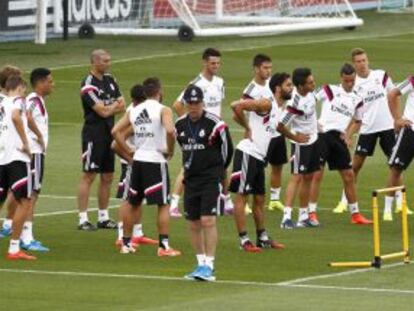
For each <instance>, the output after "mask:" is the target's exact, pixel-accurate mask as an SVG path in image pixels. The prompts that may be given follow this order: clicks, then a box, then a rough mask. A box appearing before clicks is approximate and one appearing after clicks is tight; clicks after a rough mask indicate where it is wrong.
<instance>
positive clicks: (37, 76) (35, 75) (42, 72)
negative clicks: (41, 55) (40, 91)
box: [30, 68, 52, 87]
mask: <svg viewBox="0 0 414 311" xmlns="http://www.w3.org/2000/svg"><path fill="white" fill-rule="evenodd" d="M51 73H52V72H51V71H50V70H49V69H47V68H35V69H33V70H32V72H31V73H30V84H31V85H32V87H34V86H36V84H37V82H39V81H43V80H45V79H46V78H47V76H48V75H50V74H51Z"/></svg>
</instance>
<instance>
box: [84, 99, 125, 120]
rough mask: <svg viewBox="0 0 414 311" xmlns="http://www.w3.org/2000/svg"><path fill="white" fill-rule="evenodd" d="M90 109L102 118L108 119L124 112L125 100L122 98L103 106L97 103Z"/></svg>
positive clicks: (101, 103)
mask: <svg viewBox="0 0 414 311" xmlns="http://www.w3.org/2000/svg"><path fill="white" fill-rule="evenodd" d="M92 109H93V110H94V111H95V112H96V113H97V114H98V115H99V116H100V117H102V118H108V117H110V116H113V115H115V114H117V113H120V112H124V111H125V100H124V98H123V97H119V98H117V99H116V100H115V101H113V103H112V104H110V105H105V104H104V103H103V102H97V103H96V104H95V105H93V106H92Z"/></svg>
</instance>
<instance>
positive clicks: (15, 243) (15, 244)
mask: <svg viewBox="0 0 414 311" xmlns="http://www.w3.org/2000/svg"><path fill="white" fill-rule="evenodd" d="M19 251H20V241H19V240H10V246H9V253H11V254H15V253H17V252H19Z"/></svg>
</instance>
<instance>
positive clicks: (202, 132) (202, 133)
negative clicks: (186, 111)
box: [198, 129, 206, 138]
mask: <svg viewBox="0 0 414 311" xmlns="http://www.w3.org/2000/svg"><path fill="white" fill-rule="evenodd" d="M198 136H200V137H201V138H203V137H204V136H206V132H205V131H204V130H203V129H202V130H201V131H200V132H199V133H198Z"/></svg>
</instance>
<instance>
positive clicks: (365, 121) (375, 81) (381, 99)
mask: <svg viewBox="0 0 414 311" xmlns="http://www.w3.org/2000/svg"><path fill="white" fill-rule="evenodd" d="M393 88H394V84H393V83H392V80H391V78H390V77H389V76H388V74H387V73H386V72H385V71H383V70H379V69H378V70H371V71H370V72H369V75H368V77H366V78H362V77H359V76H358V75H357V77H356V79H355V86H354V90H355V91H356V92H357V93H358V94H359V95H360V96H361V97H362V99H363V100H364V108H363V116H362V125H361V130H360V134H370V133H376V132H381V131H385V130H390V129H393V128H394V120H393V118H392V116H391V112H390V108H389V107H388V97H387V96H388V92H389V91H391V90H392V89H393Z"/></svg>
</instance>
